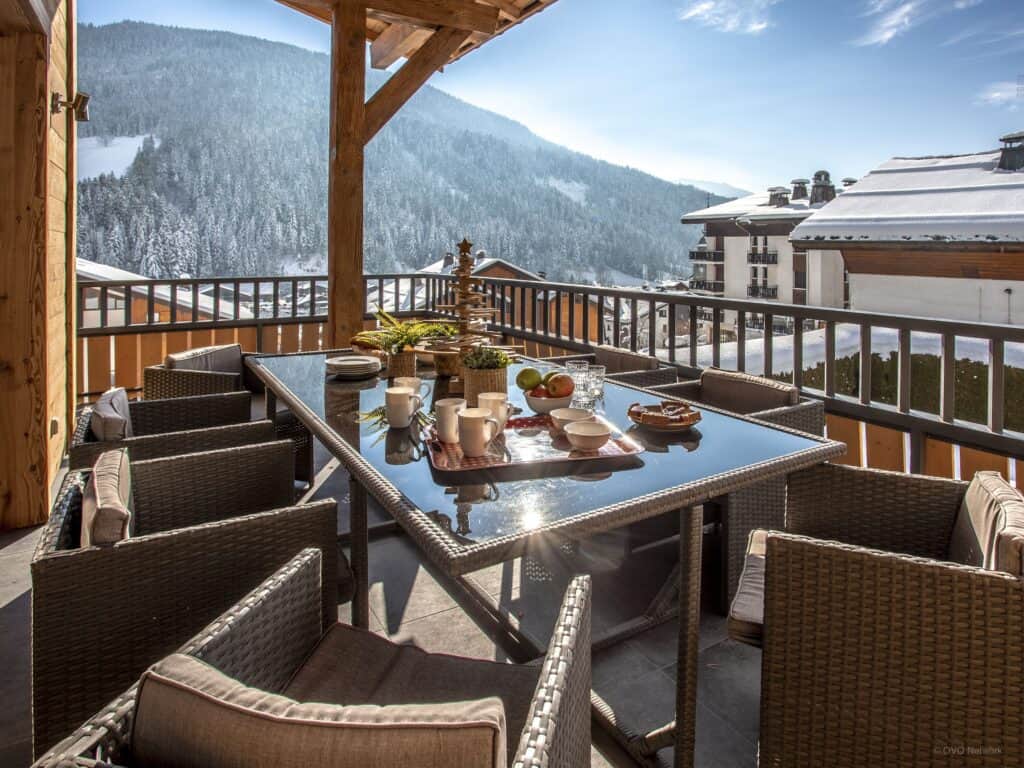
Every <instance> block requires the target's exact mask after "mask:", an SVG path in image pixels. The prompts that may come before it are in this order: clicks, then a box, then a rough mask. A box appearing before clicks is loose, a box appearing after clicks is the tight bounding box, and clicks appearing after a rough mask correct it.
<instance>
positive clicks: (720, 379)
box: [700, 368, 800, 413]
mask: <svg viewBox="0 0 1024 768" xmlns="http://www.w3.org/2000/svg"><path fill="white" fill-rule="evenodd" d="M700 399H701V402H703V403H707V404H708V405H713V406H715V407H716V408H722V409H724V410H726V411H732V412H733V413H757V412H759V411H770V410H773V409H775V408H785V407H787V406H791V405H796V404H798V403H799V402H800V390H798V389H797V388H796V387H794V386H792V385H790V384H784V383H783V382H781V381H772V380H771V379H763V378H761V377H759V376H751V375H750V374H748V373H737V372H735V371H722V370H719V369H717V368H708V369H706V370H705V371H704V372H703V373H702V374H701V376H700Z"/></svg>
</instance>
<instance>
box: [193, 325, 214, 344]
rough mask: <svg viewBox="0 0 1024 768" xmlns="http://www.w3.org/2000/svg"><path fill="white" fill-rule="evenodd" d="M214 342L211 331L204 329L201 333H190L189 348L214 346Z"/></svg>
mask: <svg viewBox="0 0 1024 768" xmlns="http://www.w3.org/2000/svg"><path fill="white" fill-rule="evenodd" d="M216 343H217V342H215V341H214V336H213V331H212V330H210V329H205V330H201V331H192V338H191V341H190V342H189V346H190V347H210V346H213V345H214V344H216Z"/></svg>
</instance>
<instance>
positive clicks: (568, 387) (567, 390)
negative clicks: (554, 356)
mask: <svg viewBox="0 0 1024 768" xmlns="http://www.w3.org/2000/svg"><path fill="white" fill-rule="evenodd" d="M547 387H548V392H550V393H551V396H552V397H569V396H570V395H571V394H572V393H573V390H575V389H576V383H575V382H574V381H573V380H572V376H570V375H569V374H567V373H556V374H555V375H554V376H552V377H551V378H550V379H548V384H547Z"/></svg>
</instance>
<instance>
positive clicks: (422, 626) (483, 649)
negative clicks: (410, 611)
mask: <svg viewBox="0 0 1024 768" xmlns="http://www.w3.org/2000/svg"><path fill="white" fill-rule="evenodd" d="M391 639H392V640H393V641H394V642H396V643H413V644H415V645H417V646H419V647H420V648H422V649H424V650H426V651H430V652H432V653H450V654H455V655H458V656H469V657H471V658H474V659H486V660H488V661H502V662H504V661H508V660H509V659H508V655H507V654H506V653H505V652H504V651H503V650H502V649H501V647H500V646H499V645H498V644H497V643H496V642H495V640H494V639H493V638H492V637H490V636H489V635H487V634H486V633H485V632H484V631H483V630H481V629H480V627H478V626H477V625H476V623H475V622H474V621H473V619H471V618H470V617H469V616H468V615H467V614H466V613H465V612H464V611H463V610H462V608H458V607H456V608H452V609H450V610H447V611H443V612H441V613H435V614H433V615H431V616H425V617H423V618H421V619H416V620H414V621H408V622H405V623H403V624H402V625H401V626H399V627H398V629H397V630H396V631H395V632H393V633H392V634H391Z"/></svg>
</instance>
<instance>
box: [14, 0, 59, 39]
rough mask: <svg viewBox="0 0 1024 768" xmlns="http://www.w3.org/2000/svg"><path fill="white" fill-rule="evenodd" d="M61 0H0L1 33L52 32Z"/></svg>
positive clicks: (45, 33)
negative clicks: (51, 27)
mask: <svg viewBox="0 0 1024 768" xmlns="http://www.w3.org/2000/svg"><path fill="white" fill-rule="evenodd" d="M60 2H61V0H0V33H6V34H9V33H12V32H38V33H40V34H43V35H48V34H50V25H51V24H52V23H53V17H54V16H55V15H56V13H57V8H58V7H59V6H60Z"/></svg>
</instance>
